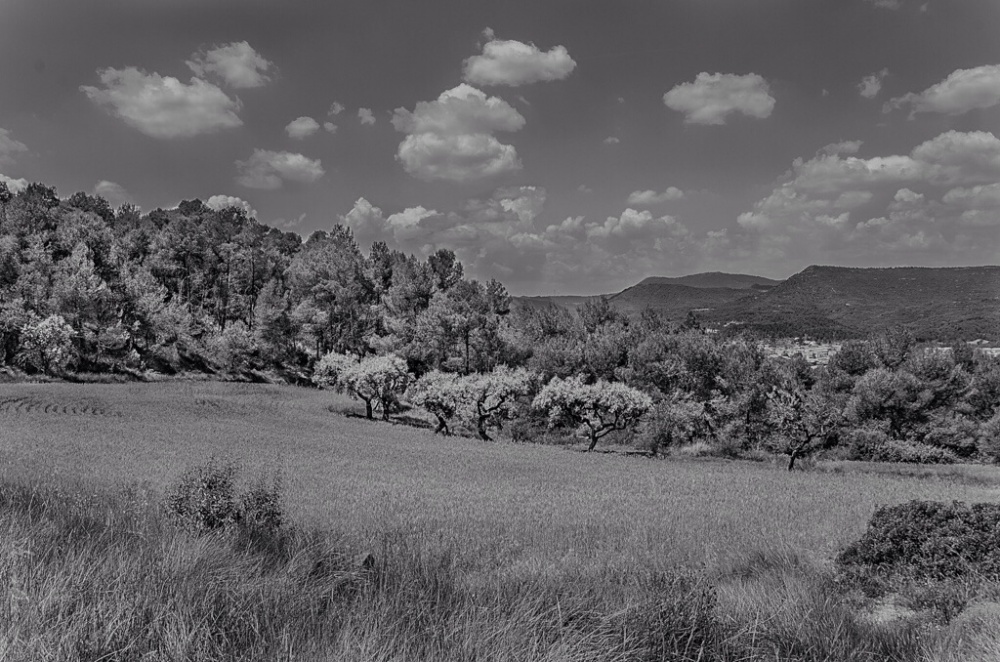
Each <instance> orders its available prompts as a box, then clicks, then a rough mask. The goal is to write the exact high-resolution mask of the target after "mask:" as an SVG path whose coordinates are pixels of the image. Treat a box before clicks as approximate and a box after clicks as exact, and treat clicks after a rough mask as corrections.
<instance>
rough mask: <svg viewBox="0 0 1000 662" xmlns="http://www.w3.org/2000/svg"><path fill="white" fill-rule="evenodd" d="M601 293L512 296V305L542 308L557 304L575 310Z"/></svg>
mask: <svg viewBox="0 0 1000 662" xmlns="http://www.w3.org/2000/svg"><path fill="white" fill-rule="evenodd" d="M598 296H601V295H594V296H589V297H588V296H545V297H513V302H514V305H520V306H527V307H529V308H544V307H546V306H550V305H553V304H555V305H557V306H561V307H563V308H568V309H569V310H576V309H577V308H579V307H580V306H582V305H583V304H584V303H586V302H587V301H589V300H590V299H596V298H597V297H598Z"/></svg>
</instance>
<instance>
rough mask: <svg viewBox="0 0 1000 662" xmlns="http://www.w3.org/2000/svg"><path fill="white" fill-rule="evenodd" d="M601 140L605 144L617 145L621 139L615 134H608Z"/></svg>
mask: <svg viewBox="0 0 1000 662" xmlns="http://www.w3.org/2000/svg"><path fill="white" fill-rule="evenodd" d="M601 142H603V143H604V144H605V145H617V144H618V143H620V142H621V141H620V140H618V138H616V137H615V136H608V137H607V138H605V139H604V140H602V141H601Z"/></svg>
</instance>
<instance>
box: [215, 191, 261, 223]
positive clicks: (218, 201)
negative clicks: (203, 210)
mask: <svg viewBox="0 0 1000 662" xmlns="http://www.w3.org/2000/svg"><path fill="white" fill-rule="evenodd" d="M205 206H206V207H208V208H209V209H214V210H216V211H219V210H222V209H228V208H229V207H236V208H237V209H242V210H243V211H244V212H246V215H247V216H248V217H249V218H257V210H256V209H254V208H253V207H251V206H250V203H249V202H247V201H246V200H244V199H243V198H238V197H236V196H235V195H213V196H212V197H211V198H209V199H208V200H206V201H205Z"/></svg>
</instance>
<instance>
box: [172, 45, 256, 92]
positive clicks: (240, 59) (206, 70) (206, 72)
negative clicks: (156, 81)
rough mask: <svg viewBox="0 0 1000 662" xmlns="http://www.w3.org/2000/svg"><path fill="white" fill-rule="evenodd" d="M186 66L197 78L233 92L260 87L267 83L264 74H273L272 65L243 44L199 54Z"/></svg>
mask: <svg viewBox="0 0 1000 662" xmlns="http://www.w3.org/2000/svg"><path fill="white" fill-rule="evenodd" d="M187 65H188V67H190V69H191V71H193V72H194V73H195V74H196V75H197V76H199V77H202V78H204V77H207V76H215V77H218V78H219V79H221V80H222V81H224V82H225V83H226V84H227V85H229V86H230V87H236V88H249V87H261V86H262V85H264V84H266V83H267V82H268V81H270V80H271V77H270V76H268V72H269V71H273V70H274V63H273V62H269V61H268V60H267V59H265V58H264V57H263V56H262V55H261V54H260V53H258V52H257V51H255V50H254V49H253V48H252V47H251V46H250V44H248V43H247V42H245V41H240V42H233V43H231V44H226V45H225V46H216V47H215V48H213V49H212V50H210V51H208V52H205V51H199V52H198V53H195V54H194V55H192V56H191V59H190V60H188V61H187Z"/></svg>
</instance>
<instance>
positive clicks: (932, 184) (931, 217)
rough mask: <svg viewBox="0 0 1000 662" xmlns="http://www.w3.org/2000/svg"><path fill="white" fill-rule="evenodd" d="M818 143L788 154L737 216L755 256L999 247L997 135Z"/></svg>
mask: <svg viewBox="0 0 1000 662" xmlns="http://www.w3.org/2000/svg"><path fill="white" fill-rule="evenodd" d="M829 147H830V146H828V148H824V149H823V150H820V152H818V153H817V154H816V155H815V156H814V157H812V158H810V159H796V160H795V161H794V162H793V164H792V169H791V170H790V171H789V172H788V173H787V174H786V175H785V176H784V177H783V178H782V180H781V181H780V182H779V183H778V184H777V186H776V187H775V188H774V190H773V191H772V192H771V193H770V194H769V195H768V196H767V197H765V198H763V199H762V200H760V201H758V202H757V203H756V204H755V205H754V206H753V209H752V210H749V211H747V212H745V213H743V214H741V215H740V216H739V218H738V225H739V227H740V228H741V229H742V230H744V231H746V232H748V233H749V235H747V236H746V238H748V239H749V240H750V241H751V242H752V243H753V244H754V250H755V251H756V253H755V254H756V255H757V256H758V258H764V259H773V260H775V261H782V260H784V261H787V260H795V261H796V262H798V264H796V265H795V266H801V265H802V263H805V264H808V263H810V262H816V261H826V262H837V263H841V264H846V263H859V264H865V263H871V262H872V261H877V262H879V263H883V264H884V263H906V262H911V263H927V262H932V263H949V262H957V261H961V262H962V263H969V262H970V261H980V262H983V261H986V262H989V261H994V260H995V259H996V255H997V251H998V250H1000V234H998V233H997V232H996V227H998V226H1000V185H997V183H996V182H997V181H998V180H1000V140H998V139H997V138H996V137H995V136H994V135H993V134H991V133H986V132H981V131H976V132H965V133H963V132H957V131H948V132H946V133H942V134H941V135H939V136H937V137H935V138H932V139H930V140H927V141H925V142H923V143H921V144H919V145H917V146H916V147H915V148H914V149H913V150H911V151H910V153H909V154H905V155H889V156H871V157H868V158H861V157H858V156H855V155H854V154H855V153H856V151H857V150H853V149H852V150H851V151H849V152H843V151H840V150H836V149H833V150H831V149H829Z"/></svg>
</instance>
